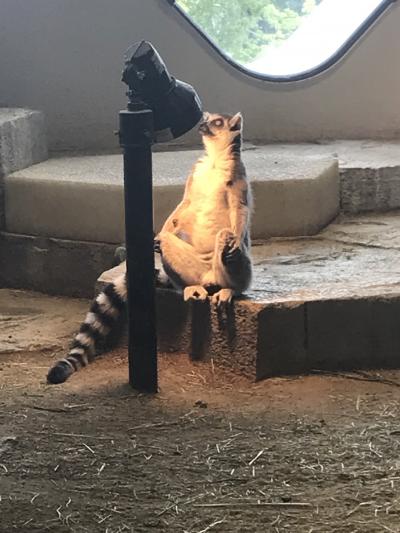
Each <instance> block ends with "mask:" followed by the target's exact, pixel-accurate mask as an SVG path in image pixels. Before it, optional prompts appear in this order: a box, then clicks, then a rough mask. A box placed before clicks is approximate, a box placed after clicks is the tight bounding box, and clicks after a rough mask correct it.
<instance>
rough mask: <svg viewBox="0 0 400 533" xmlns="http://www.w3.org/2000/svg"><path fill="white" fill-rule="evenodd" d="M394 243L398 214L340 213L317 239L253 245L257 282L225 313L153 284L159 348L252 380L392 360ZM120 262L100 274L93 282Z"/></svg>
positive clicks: (399, 232)
mask: <svg viewBox="0 0 400 533" xmlns="http://www.w3.org/2000/svg"><path fill="white" fill-rule="evenodd" d="M369 243H372V244H369ZM399 252H400V214H390V215H374V216H372V217H371V216H370V217H366V216H364V217H357V218H354V219H343V220H339V221H338V222H337V223H335V224H332V225H331V226H330V227H329V228H327V229H326V230H325V231H324V232H322V233H321V234H320V235H318V236H317V237H315V238H310V239H300V240H296V239H293V240H284V241H275V242H271V243H270V244H268V245H262V246H256V247H254V248H253V256H254V262H255V279H254V283H253V287H252V289H251V290H250V291H249V292H248V294H247V295H246V298H243V299H240V300H237V301H236V302H235V304H234V306H233V308H232V309H230V310H229V312H228V313H226V312H224V313H221V312H217V311H216V310H215V309H213V308H210V306H209V305H208V304H194V305H193V304H192V305H190V304H186V303H184V302H183V300H182V296H181V295H180V294H178V293H176V292H175V291H168V290H165V289H158V291H157V306H158V310H157V313H158V336H159V337H158V341H159V349H160V350H161V351H179V352H187V353H188V354H190V356H191V357H192V358H194V359H205V358H208V359H209V358H212V359H213V361H214V363H215V364H216V365H219V366H222V367H224V368H229V369H230V370H232V371H234V372H237V373H240V374H244V375H247V376H248V377H250V378H252V379H254V380H257V379H262V378H264V377H268V376H276V375H284V374H293V373H301V372H307V371H310V370H312V369H324V370H338V369H354V368H381V367H393V368H398V367H399V364H400V363H399V353H400V328H399V327H398V317H399V316H400V272H399V269H398V257H399ZM124 269H125V265H123V264H122V265H120V266H119V267H116V268H115V269H112V270H110V271H108V272H105V273H103V274H102V275H101V276H100V278H99V280H98V284H97V290H100V288H101V287H102V286H104V284H105V283H108V282H109V281H110V280H112V279H114V278H115V277H116V276H117V275H119V274H120V273H121V272H122V271H124Z"/></svg>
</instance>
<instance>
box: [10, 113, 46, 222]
mask: <svg viewBox="0 0 400 533" xmlns="http://www.w3.org/2000/svg"><path fill="white" fill-rule="evenodd" d="M47 156H48V153H47V141H46V130H45V121H44V115H43V113H41V112H40V111H33V110H30V109H18V108H0V229H4V227H5V218H6V215H5V182H4V176H6V175H7V174H10V173H11V172H14V171H16V170H19V169H22V168H25V167H28V166H31V165H33V164H35V163H39V162H40V161H44V160H45V159H47Z"/></svg>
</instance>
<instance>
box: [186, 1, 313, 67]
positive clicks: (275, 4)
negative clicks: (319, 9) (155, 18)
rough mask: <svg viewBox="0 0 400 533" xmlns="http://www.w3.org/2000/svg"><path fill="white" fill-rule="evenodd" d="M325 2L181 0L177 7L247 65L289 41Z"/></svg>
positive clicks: (229, 52)
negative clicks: (276, 46)
mask: <svg viewBox="0 0 400 533" xmlns="http://www.w3.org/2000/svg"><path fill="white" fill-rule="evenodd" d="M321 1H322V0H177V4H178V5H179V6H180V7H181V8H182V9H183V10H184V11H185V12H186V13H187V14H188V15H189V16H190V17H191V18H192V19H193V20H194V21H195V22H196V23H197V24H198V25H199V26H200V27H201V29H202V30H203V31H204V32H205V33H207V34H208V35H209V36H210V37H211V38H212V39H213V40H214V41H215V43H216V44H217V45H218V46H219V47H220V48H221V49H222V50H223V51H224V52H225V53H226V54H227V55H229V56H231V57H232V58H233V59H235V60H236V61H239V62H242V63H246V62H249V61H252V60H253V59H255V58H256V57H257V55H258V54H259V53H260V51H261V50H262V49H263V48H264V47H265V46H268V45H276V44H279V42H282V41H284V40H285V39H287V38H288V37H289V36H290V35H291V34H292V33H293V32H294V31H295V30H296V28H297V27H298V26H299V24H300V22H301V19H302V17H304V16H305V15H307V14H308V13H310V12H311V11H312V10H313V9H314V7H315V6H316V5H318V4H320V3H321Z"/></svg>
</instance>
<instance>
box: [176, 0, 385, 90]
mask: <svg viewBox="0 0 400 533" xmlns="http://www.w3.org/2000/svg"><path fill="white" fill-rule="evenodd" d="M393 1H394V0H175V7H176V8H177V9H178V11H180V12H181V13H182V14H184V15H187V16H188V18H189V20H190V22H191V23H192V24H193V23H194V24H193V25H194V26H195V27H196V28H197V29H198V30H199V31H200V32H201V33H202V34H203V36H204V37H205V38H207V39H208V40H209V42H210V43H211V44H212V46H214V48H216V49H217V50H218V51H219V52H220V53H222V54H223V55H224V57H226V58H227V59H228V60H229V61H230V62H231V63H234V64H235V65H236V66H238V67H239V68H241V69H242V70H245V71H246V72H247V73H249V74H254V75H256V76H258V77H262V78H265V79H275V80H277V81H288V80H291V79H302V78H306V77H309V76H311V75H313V74H315V73H317V72H320V71H321V70H324V69H325V68H327V67H329V66H330V65H331V64H333V63H334V62H335V61H337V60H338V59H339V58H340V57H341V56H342V55H343V54H344V53H345V51H346V50H347V49H348V48H349V47H350V46H351V45H352V44H353V43H354V42H355V41H356V40H357V39H358V38H359V37H360V35H361V34H362V33H363V32H364V31H365V30H366V29H367V28H368V27H369V26H370V25H371V24H372V23H373V22H374V21H375V20H376V18H377V17H378V16H379V15H380V14H381V13H382V12H383V11H384V9H386V8H387V7H388V6H389V5H390V4H391V3H393Z"/></svg>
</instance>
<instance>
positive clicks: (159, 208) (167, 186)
mask: <svg viewBox="0 0 400 533" xmlns="http://www.w3.org/2000/svg"><path fill="white" fill-rule="evenodd" d="M200 154H201V152H200V151H193V150H188V151H180V152H156V153H155V154H154V162H153V163H154V165H153V166H154V224H155V229H156V231H158V230H159V229H160V227H161V225H162V224H163V222H164V220H165V219H166V218H167V217H168V215H169V214H170V212H171V211H172V210H173V208H174V207H175V206H176V205H177V204H178V202H179V201H180V200H181V197H182V193H183V187H184V183H185V179H186V177H187V175H188V173H189V172H190V169H191V167H192V166H193V164H194V163H195V161H196V160H197V158H198V157H199V155H200ZM244 159H245V162H246V165H247V170H248V173H249V176H250V178H251V181H252V184H253V189H254V194H255V203H256V210H255V214H254V217H253V225H252V235H253V238H255V239H262V238H266V237H270V236H278V235H280V236H289V235H303V234H314V233H316V232H318V231H319V230H320V229H321V228H323V227H324V226H326V224H328V223H329V222H330V221H331V220H332V219H333V218H334V217H335V216H336V215H337V213H338V211H339V175H338V170H337V162H336V160H335V159H334V158H332V157H328V156H323V155H322V156H318V155H317V156H315V155H313V156H308V157H306V158H303V157H298V156H291V155H290V154H286V156H285V157H284V158H276V157H275V154H274V153H269V151H268V149H267V148H266V147H257V148H253V149H249V150H246V151H245V152H244ZM122 175H123V169H122V158H121V156H120V155H108V156H104V155H99V156H76V157H60V158H55V159H50V160H48V161H46V162H44V163H41V164H39V165H35V166H33V167H30V168H29V169H25V170H22V171H19V172H17V173H14V174H12V175H11V176H8V177H7V178H6V182H5V187H6V229H7V231H9V232H12V233H24V234H30V235H45V236H48V237H50V236H51V237H57V238H66V239H74V240H88V241H96V242H110V243H120V242H123V241H124V205H123V186H122ZM55 212H57V214H58V216H57V217H54V213H55ZM77 213H79V216H77Z"/></svg>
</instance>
